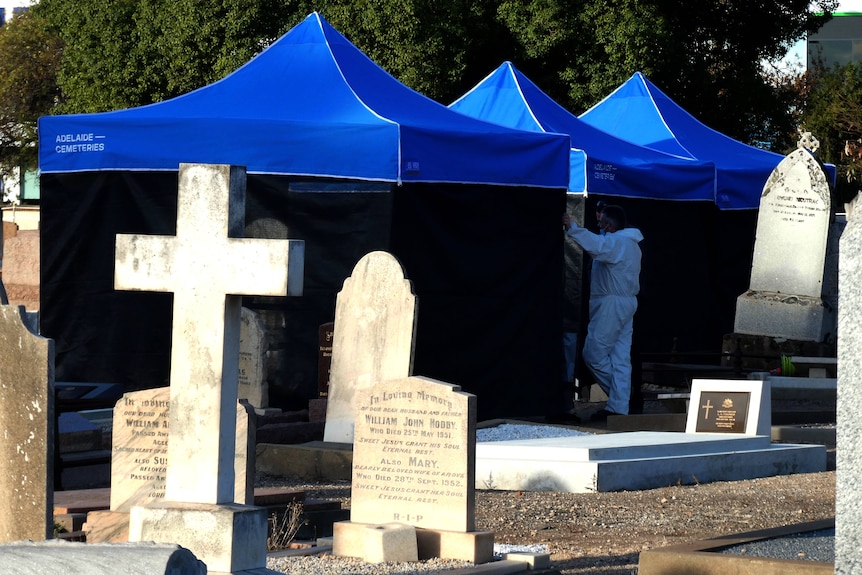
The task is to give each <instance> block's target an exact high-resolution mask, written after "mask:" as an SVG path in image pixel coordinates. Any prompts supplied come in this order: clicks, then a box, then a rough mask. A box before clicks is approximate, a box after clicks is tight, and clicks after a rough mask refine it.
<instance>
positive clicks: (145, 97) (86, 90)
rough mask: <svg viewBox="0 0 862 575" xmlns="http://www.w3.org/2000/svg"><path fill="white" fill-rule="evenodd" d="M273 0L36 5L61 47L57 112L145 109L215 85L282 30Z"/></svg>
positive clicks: (68, 0) (69, 0) (71, 0)
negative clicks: (61, 102)
mask: <svg viewBox="0 0 862 575" xmlns="http://www.w3.org/2000/svg"><path fill="white" fill-rule="evenodd" d="M284 6H285V3H284V2H280V1H278V0H92V1H91V2H88V3H87V5H86V7H85V8H83V7H82V5H81V3H80V2H79V1H77V0H41V1H40V2H39V4H37V5H36V6H34V7H33V9H32V11H33V12H35V13H37V14H38V15H39V16H41V17H43V18H44V19H45V20H46V21H48V22H49V24H50V25H51V27H52V29H53V30H55V31H56V33H57V34H58V35H59V36H60V37H61V38H62V39H63V40H64V41H65V44H66V50H65V53H64V57H63V64H62V67H61V70H60V74H59V82H60V85H61V86H62V87H63V90H64V92H65V94H66V96H67V104H66V106H64V107H61V108H60V109H58V110H57V112H64V113H68V112H98V111H105V110H113V109H121V108H128V107H132V106H140V105H144V104H150V103H152V102H156V101H160V100H164V99H167V98H171V97H174V96H177V95H180V94H183V93H186V92H189V91H191V90H193V89H195V88H199V87H201V86H204V85H206V84H208V83H211V82H214V81H216V80H218V79H220V78H222V77H224V76H225V75H227V74H228V73H230V72H231V71H233V70H235V69H236V68H238V67H239V66H240V65H242V64H243V63H245V62H246V61H248V60H249V59H250V58H251V57H253V56H254V55H255V54H256V53H257V52H259V51H260V50H261V48H262V47H264V46H265V45H266V43H268V42H271V41H272V40H273V39H275V38H277V37H278V35H279V34H280V33H282V32H283V31H284V29H283V25H282V22H283V20H284V17H283V14H284V13H285V10H286V9H285V7H284Z"/></svg>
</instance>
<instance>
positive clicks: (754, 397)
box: [685, 379, 772, 436]
mask: <svg viewBox="0 0 862 575" xmlns="http://www.w3.org/2000/svg"><path fill="white" fill-rule="evenodd" d="M688 405H689V407H688V417H687V420H686V427H685V431H686V433H738V434H741V435H766V436H771V433H772V412H771V409H772V400H771V393H770V387H769V382H765V381H760V380H731V379H695V380H693V381H692V385H691V399H690V401H689V404H688Z"/></svg>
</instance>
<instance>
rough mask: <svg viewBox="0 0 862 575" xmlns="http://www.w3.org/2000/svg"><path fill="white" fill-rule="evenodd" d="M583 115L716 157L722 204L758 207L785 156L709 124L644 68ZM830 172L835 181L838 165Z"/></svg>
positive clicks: (619, 131) (644, 139)
mask: <svg viewBox="0 0 862 575" xmlns="http://www.w3.org/2000/svg"><path fill="white" fill-rule="evenodd" d="M580 119H581V120H583V121H584V122H586V123H588V124H590V125H591V126H594V127H596V128H598V129H600V130H604V131H606V132H609V133H611V134H614V135H615V136H618V137H620V138H622V139H624V140H628V141H629V142H633V143H635V144H639V145H641V146H647V147H650V148H653V149H655V150H660V151H662V152H666V153H669V154H676V155H678V156H684V157H687V158H695V159H699V160H704V161H710V162H713V163H714V164H715V167H716V196H715V202H716V204H717V205H718V206H719V208H721V209H750V208H757V207H758V206H759V205H760V196H761V194H762V192H763V186H764V185H765V184H766V180H767V179H768V178H769V174H771V173H772V170H774V169H775V167H776V166H777V165H778V163H779V162H780V161H781V160H782V159H784V156H783V155H781V154H776V153H774V152H769V151H767V150H762V149H760V148H755V147H753V146H749V145H747V144H743V143H742V142H738V141H736V140H734V139H732V138H729V137H728V136H725V135H724V134H721V133H720V132H717V131H715V130H713V129H712V128H709V127H708V126H705V125H704V124H702V123H701V122H700V121H698V120H697V119H696V118H695V117H694V116H692V115H691V114H689V113H688V112H686V111H685V110H684V109H683V108H681V107H680V106H679V105H678V104H677V103H676V102H674V101H673V100H671V99H670V98H669V97H668V96H667V95H666V94H664V93H663V92H662V91H661V90H659V89H658V88H657V87H656V86H655V85H654V84H653V83H652V82H650V81H649V80H648V79H647V78H646V76H644V75H643V74H642V73H641V72H635V74H634V75H632V77H631V78H629V79H628V80H627V81H626V82H624V83H623V84H622V85H621V86H619V87H618V88H617V89H616V90H614V91H613V92H612V93H611V94H609V95H608V96H607V97H606V98H605V99H603V100H602V101H601V102H599V103H598V104H596V105H595V106H593V107H592V108H590V109H589V110H587V111H586V112H584V113H583V114H581V116H580ZM827 171H828V173H829V174H830V177H831V178H832V179H833V181H834V174H835V171H834V166H833V167H828V169H827Z"/></svg>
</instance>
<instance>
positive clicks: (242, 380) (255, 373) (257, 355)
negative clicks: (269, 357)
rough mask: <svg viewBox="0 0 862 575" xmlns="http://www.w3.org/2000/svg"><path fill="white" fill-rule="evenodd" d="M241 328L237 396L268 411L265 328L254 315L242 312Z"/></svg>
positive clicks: (245, 310)
mask: <svg viewBox="0 0 862 575" xmlns="http://www.w3.org/2000/svg"><path fill="white" fill-rule="evenodd" d="M241 313H242V315H241V316H240V328H239V372H238V374H237V396H238V397H239V398H240V399H247V400H248V402H249V403H251V404H252V405H253V406H254V407H258V408H264V407H269V386H268V385H267V382H266V369H265V366H266V352H267V347H268V344H267V339H266V327H265V326H264V324H263V320H261V319H260V316H259V315H258V314H257V313H255V312H254V311H252V310H250V309H248V308H245V307H244V308H242V310H241Z"/></svg>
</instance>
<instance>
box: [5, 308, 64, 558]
mask: <svg viewBox="0 0 862 575" xmlns="http://www.w3.org/2000/svg"><path fill="white" fill-rule="evenodd" d="M24 317H25V311H24V308H23V307H20V306H9V305H2V306H0V453H2V455H0V491H2V493H3V496H2V503H0V542H4V541H19V540H22V539H32V540H36V541H38V540H41V539H48V538H51V537H52V536H53V529H54V342H53V341H52V340H50V339H45V338H43V337H39V336H37V335H35V334H34V333H32V332H31V331H30V330H29V329H28V328H27V327H26V325H25V323H24Z"/></svg>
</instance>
